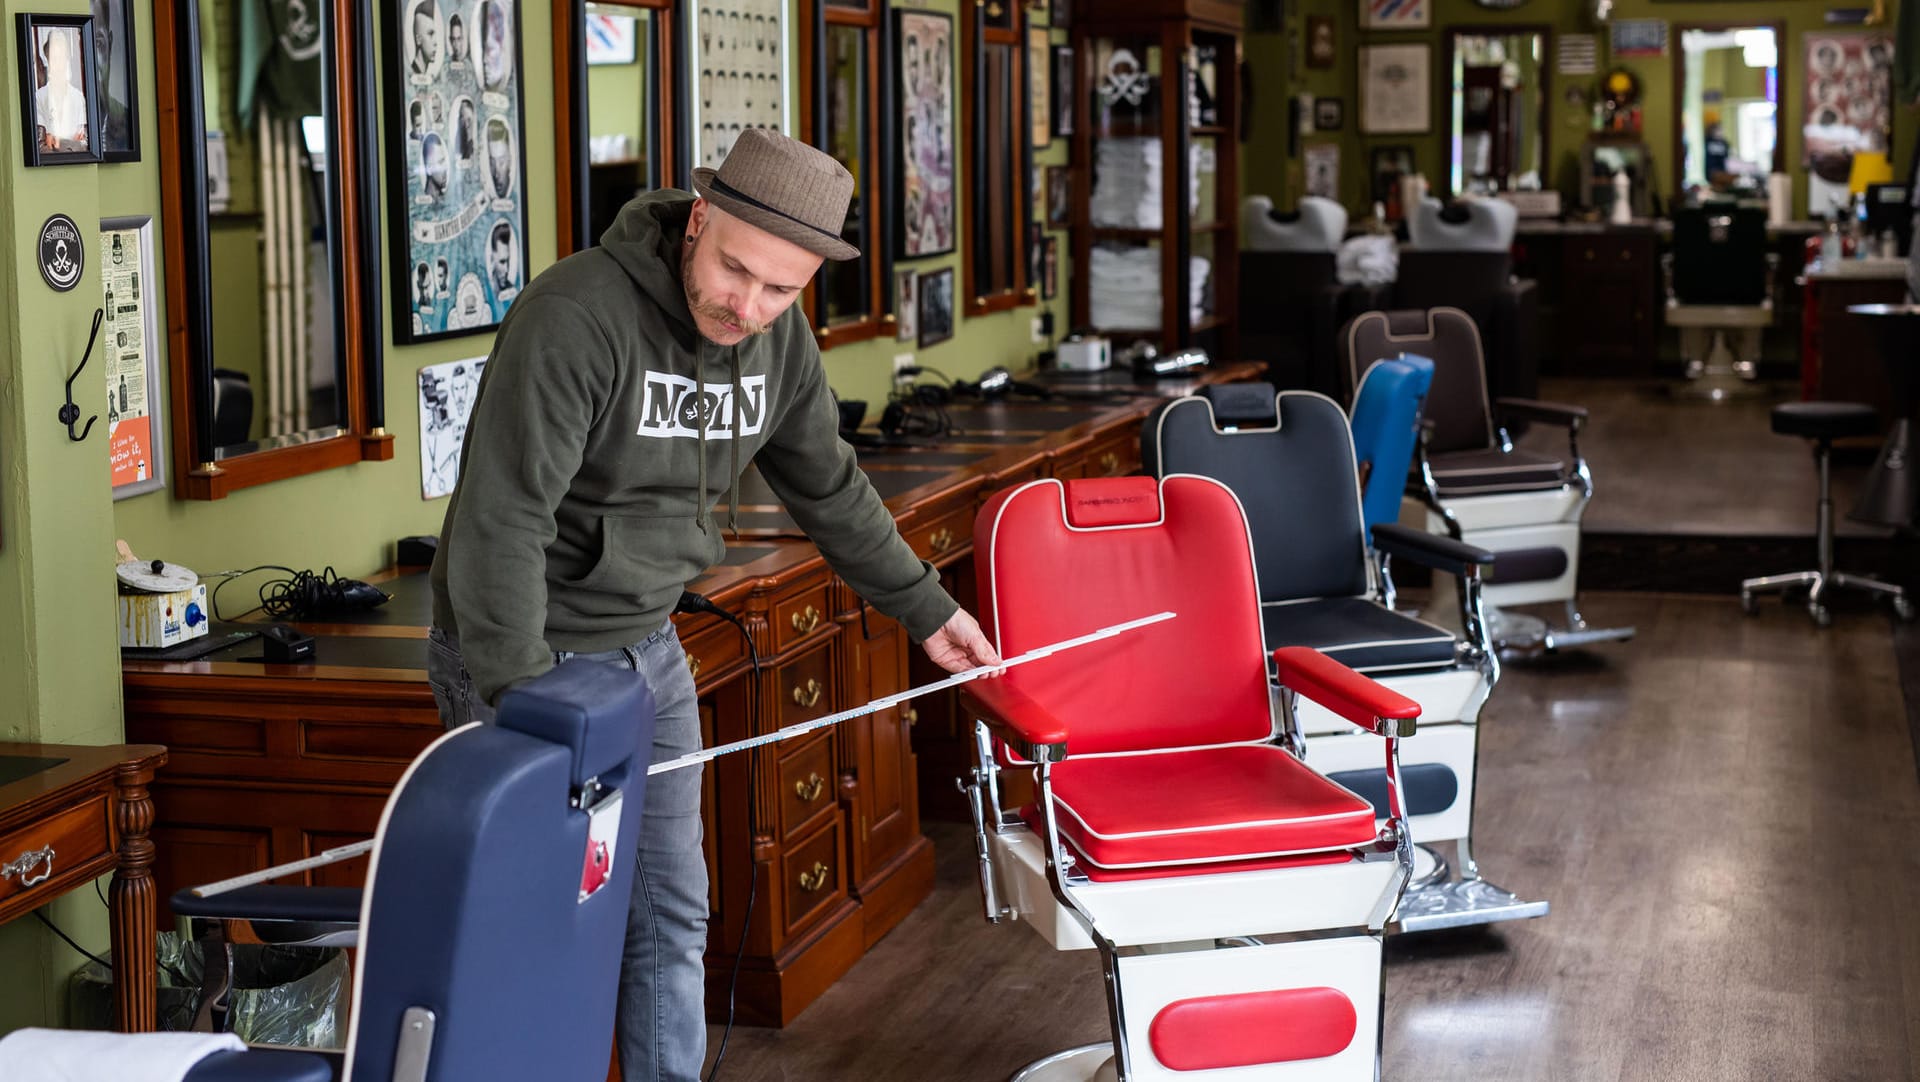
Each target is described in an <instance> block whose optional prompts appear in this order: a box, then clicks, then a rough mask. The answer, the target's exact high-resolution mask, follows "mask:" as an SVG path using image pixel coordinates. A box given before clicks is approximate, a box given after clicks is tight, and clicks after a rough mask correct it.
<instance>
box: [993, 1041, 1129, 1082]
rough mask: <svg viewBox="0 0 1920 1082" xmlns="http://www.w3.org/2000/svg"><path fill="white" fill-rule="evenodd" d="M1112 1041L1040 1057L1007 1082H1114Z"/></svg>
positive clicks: (1116, 1077)
mask: <svg viewBox="0 0 1920 1082" xmlns="http://www.w3.org/2000/svg"><path fill="white" fill-rule="evenodd" d="M1119 1077H1120V1072H1119V1071H1118V1070H1117V1069H1116V1068H1115V1067H1114V1065H1113V1042H1112V1041H1099V1042H1096V1043H1094V1044H1083V1045H1081V1046H1080V1047H1078V1048H1069V1049H1067V1050H1066V1051H1064V1052H1055V1053H1054V1054H1053V1055H1051V1056H1042V1057H1041V1058H1039V1059H1037V1060H1034V1061H1033V1062H1032V1063H1029V1064H1027V1065H1026V1066H1025V1067H1022V1068H1020V1069H1019V1070H1017V1071H1015V1072H1013V1076H1012V1077H1011V1078H1009V1079H1007V1082H1117V1080H1118V1079H1119Z"/></svg>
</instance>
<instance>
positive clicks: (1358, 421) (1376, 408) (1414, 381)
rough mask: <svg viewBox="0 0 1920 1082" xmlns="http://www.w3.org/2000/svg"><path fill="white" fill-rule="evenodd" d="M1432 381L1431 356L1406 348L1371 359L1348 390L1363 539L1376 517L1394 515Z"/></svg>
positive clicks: (1395, 518)
mask: <svg viewBox="0 0 1920 1082" xmlns="http://www.w3.org/2000/svg"><path fill="white" fill-rule="evenodd" d="M1432 385H1433V361H1432V360H1430V359H1428V358H1426V357H1420V356H1416V355H1414V354H1411V353H1402V354H1401V355H1400V356H1398V357H1394V358H1391V359H1388V360H1383V361H1375V362H1374V363H1373V364H1372V365H1370V366H1369V367H1368V368H1367V372H1366V375H1364V376H1361V377H1360V389H1359V390H1357V391H1355V392H1354V395H1353V421H1352V424H1353V450H1354V453H1355V454H1356V455H1357V456H1359V460H1360V462H1362V463H1365V464H1368V465H1367V470H1366V473H1367V480H1366V483H1365V485H1364V486H1362V489H1361V496H1360V507H1361V512H1362V513H1363V514H1364V515H1365V516H1366V522H1367V541H1368V543H1372V541H1373V528H1374V527H1375V526H1376V525H1378V524H1380V523H1382V522H1397V521H1399V519H1400V497H1401V495H1402V494H1403V493H1404V492H1405V491H1406V487H1407V470H1408V468H1409V467H1411V466H1412V465H1413V449H1414V446H1415V445H1416V444H1417V443H1418V442H1419V438H1420V409H1421V406H1422V405H1423V404H1424V403H1425V402H1426V399H1427V388H1428V387H1431V386H1432Z"/></svg>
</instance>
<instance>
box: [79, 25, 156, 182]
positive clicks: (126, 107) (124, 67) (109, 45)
mask: <svg viewBox="0 0 1920 1082" xmlns="http://www.w3.org/2000/svg"><path fill="white" fill-rule="evenodd" d="M135 3H136V0H93V67H94V72H95V75H96V78H98V80H99V85H100V160H101V161H103V162H137V161H139V160H140V94H139V91H140V80H139V78H138V77H137V76H138V72H137V71H136V70H135V68H134V60H133V52H134V40H133V9H134V5H135ZM147 10H149V11H151V10H153V9H152V7H151V6H149V7H148V9H147Z"/></svg>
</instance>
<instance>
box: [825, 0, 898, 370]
mask: <svg viewBox="0 0 1920 1082" xmlns="http://www.w3.org/2000/svg"><path fill="white" fill-rule="evenodd" d="M821 7H822V9H824V8H825V7H826V5H824V4H823V5H821ZM842 19H846V20H849V21H840V20H842ZM855 20H857V21H855ZM878 28H879V19H878V16H877V15H874V16H868V15H866V13H864V12H863V13H860V14H857V15H856V14H851V13H843V12H842V11H840V10H837V9H836V10H834V11H832V12H826V11H824V10H822V21H821V24H820V27H819V36H818V37H817V39H816V40H817V41H819V43H820V47H819V49H818V50H817V51H816V52H815V53H814V56H813V63H814V65H815V72H816V76H815V81H814V89H815V93H816V97H815V104H814V110H813V124H814V128H813V130H814V132H815V133H816V134H815V137H814V140H813V142H814V144H815V145H817V146H819V147H820V148H821V149H822V150H825V151H826V152H827V153H828V154H831V155H832V156H833V158H834V160H835V161H837V162H839V163H840V164H841V165H844V166H846V167H847V171H848V172H849V173H852V174H853V200H852V202H851V203H849V205H848V207H847V220H846V224H845V226H843V227H842V228H841V230H840V237H841V239H842V240H845V241H846V242H847V243H848V244H851V245H853V246H854V247H855V248H858V249H860V257H859V258H858V259H849V260H846V261H845V262H835V261H833V260H828V261H827V262H826V263H824V264H822V265H821V267H820V278H819V281H818V282H817V283H816V284H815V291H814V310H813V313H812V315H813V325H814V326H815V327H817V328H821V329H822V330H825V331H826V332H827V333H826V334H825V335H823V336H822V341H823V342H827V341H838V340H842V339H851V338H852V336H853V334H852V332H856V331H858V330H862V329H866V328H865V327H863V325H867V324H870V323H872V321H873V320H874V319H875V313H876V312H878V311H879V307H880V295H879V282H880V276H879V275H878V274H876V273H875V267H876V265H877V264H878V262H879V257H880V255H881V251H880V238H881V237H884V236H886V234H885V233H884V232H882V231H880V230H878V229H876V228H875V223H876V218H877V217H878V214H879V212H880V206H879V201H878V200H876V199H875V198H874V193H875V192H877V191H879V190H880V188H879V185H878V184H877V183H876V182H875V170H874V164H875V156H874V130H875V128H876V127H877V124H876V123H875V118H876V116H877V114H876V112H875V100H874V98H875V95H874V93H873V91H874V88H875V86H876V84H879V85H884V83H883V82H882V81H881V80H879V79H878V78H877V77H876V76H877V74H878V71H879V66H878V65H877V64H875V63H874V55H873V54H874V53H875V52H876V51H877V50H876V49H875V45H876V44H877V42H878V40H879V38H878V33H879V30H878ZM842 332H846V333H842ZM869 334H871V332H870V331H869ZM836 336H837V337H836Z"/></svg>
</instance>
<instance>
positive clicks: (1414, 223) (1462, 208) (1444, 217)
mask: <svg viewBox="0 0 1920 1082" xmlns="http://www.w3.org/2000/svg"><path fill="white" fill-rule="evenodd" d="M1519 224H1520V212H1519V211H1518V210H1517V209H1516V208H1515V207H1514V205H1513V204H1511V203H1508V202H1506V201H1505V200H1501V199H1463V200H1460V201H1459V202H1457V203H1455V204H1453V205H1452V206H1445V205H1443V204H1442V203H1441V202H1440V201H1439V200H1438V199H1423V200H1421V201H1420V203H1419V204H1418V205H1416V206H1415V207H1414V208H1413V213H1412V214H1410V215H1408V216H1407V240H1408V242H1409V243H1411V244H1412V245H1413V246H1414V247H1416V248H1430V249H1441V250H1450V251H1462V250H1467V251H1504V250H1505V249H1507V248H1510V247H1512V246H1513V234H1514V231H1515V230H1516V229H1517V228H1518V227H1519Z"/></svg>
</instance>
